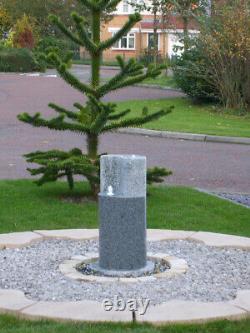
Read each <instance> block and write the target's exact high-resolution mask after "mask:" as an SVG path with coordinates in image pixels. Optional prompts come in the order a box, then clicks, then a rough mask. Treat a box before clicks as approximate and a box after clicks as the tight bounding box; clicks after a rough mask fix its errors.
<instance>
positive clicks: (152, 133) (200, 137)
mask: <svg viewBox="0 0 250 333" xmlns="http://www.w3.org/2000/svg"><path fill="white" fill-rule="evenodd" d="M117 132H119V133H122V134H132V135H145V136H149V137H157V138H166V139H176V140H190V141H201V142H217V143H233V144H244V145H250V138H242V137H232V136H217V135H207V134H195V133H181V132H170V131H157V130H150V129H143V128H126V129H120V130H118V131H117Z"/></svg>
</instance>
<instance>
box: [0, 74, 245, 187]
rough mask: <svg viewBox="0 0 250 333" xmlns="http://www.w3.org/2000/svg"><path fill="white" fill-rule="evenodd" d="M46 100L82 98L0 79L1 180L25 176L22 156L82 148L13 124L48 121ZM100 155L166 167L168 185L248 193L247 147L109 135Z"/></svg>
mask: <svg viewBox="0 0 250 333" xmlns="http://www.w3.org/2000/svg"><path fill="white" fill-rule="evenodd" d="M171 96H178V92H170V91H164V90H157V89H147V88H135V87H132V88H128V89H123V90H121V91H119V92H115V93H112V94H110V95H109V96H108V97H107V99H109V100H110V99H112V100H125V99H149V98H151V99H157V98H168V97H171ZM48 101H53V102H56V103H58V104H60V103H61V104H62V105H65V106H71V105H72V104H73V103H74V102H75V101H79V102H81V101H82V96H81V95H80V94H79V93H77V92H75V91H74V90H73V89H69V88H68V86H67V85H66V84H65V83H64V82H63V81H62V80H60V79H59V78H53V77H50V78H48V77H27V76H20V75H5V74H1V75H0V147H1V150H0V178H7V179H14V178H24V177H29V174H28V173H27V171H26V166H27V165H26V162H25V160H24V159H23V157H22V155H23V154H24V153H27V152H30V151H34V150H38V149H39V150H40V149H41V150H47V149H52V148H61V149H70V148H72V147H75V146H77V147H81V148H83V149H84V148H85V140H84V138H83V137H80V136H79V135H75V134H71V133H58V132H53V131H49V130H47V129H34V128H32V127H30V126H29V125H25V124H23V123H21V122H19V121H18V120H17V119H16V115H17V114H18V113H21V112H31V113H34V112H42V113H43V114H44V115H46V116H50V115H51V114H52V111H51V110H49V108H48V107H46V105H47V103H48ZM100 151H101V152H109V153H138V154H145V155H146V156H147V157H148V163H149V165H150V166H152V165H160V166H165V167H168V168H170V169H172V170H173V171H174V175H173V176H171V177H169V178H168V179H167V181H168V182H169V183H172V184H180V185H191V186H196V187H201V188H204V189H211V190H222V191H226V192H244V193H250V146H244V145H230V144H220V143H204V142H192V141H178V140H168V139H160V138H149V137H142V136H133V135H125V134H108V135H105V136H103V137H101V144H100Z"/></svg>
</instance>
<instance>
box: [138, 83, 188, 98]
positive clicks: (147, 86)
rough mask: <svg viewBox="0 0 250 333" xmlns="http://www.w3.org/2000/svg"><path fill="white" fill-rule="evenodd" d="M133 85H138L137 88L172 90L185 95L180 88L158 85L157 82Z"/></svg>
mask: <svg viewBox="0 0 250 333" xmlns="http://www.w3.org/2000/svg"><path fill="white" fill-rule="evenodd" d="M135 87H139V88H149V89H160V90H173V91H177V92H180V93H182V94H183V96H185V93H184V92H182V90H181V89H178V88H173V87H168V86H159V85H158V84H144V83H142V84H135Z"/></svg>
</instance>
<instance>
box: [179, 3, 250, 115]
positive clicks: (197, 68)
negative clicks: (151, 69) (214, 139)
mask: <svg viewBox="0 0 250 333" xmlns="http://www.w3.org/2000/svg"><path fill="white" fill-rule="evenodd" d="M214 6H215V8H214V10H213V15H212V16H211V17H208V18H207V20H206V21H205V22H204V24H203V25H201V32H200V34H199V36H198V37H197V39H196V40H194V43H193V44H192V45H190V49H189V50H186V51H185V52H184V54H183V55H182V56H181V57H180V58H179V59H178V60H177V65H176V68H175V77H176V80H177V82H178V84H179V86H180V87H181V88H182V89H183V90H184V91H185V92H187V93H188V94H189V95H190V96H192V97H199V98H203V99H204V98H213V99H214V98H215V99H217V100H218V101H219V102H220V103H221V104H222V105H223V106H224V107H225V108H226V109H235V110H240V112H242V111H246V110H247V109H248V110H249V105H250V88H249V87H250V70H249V68H250V66H249V64H250V3H249V1H248V0H232V1H230V5H228V4H227V5H224V6H222V5H221V4H220V5H219V4H218V7H217V6H216V5H214Z"/></svg>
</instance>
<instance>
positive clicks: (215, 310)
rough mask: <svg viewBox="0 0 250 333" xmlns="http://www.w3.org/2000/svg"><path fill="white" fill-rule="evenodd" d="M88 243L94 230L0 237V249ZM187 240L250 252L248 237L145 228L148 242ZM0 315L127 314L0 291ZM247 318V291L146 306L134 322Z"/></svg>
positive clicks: (117, 317)
mask: <svg viewBox="0 0 250 333" xmlns="http://www.w3.org/2000/svg"><path fill="white" fill-rule="evenodd" d="M50 238H57V239H71V240H89V239H97V238H98V229H68V230H67V229H66V230H35V231H33V232H18V233H9V234H0V249H4V248H20V247H25V246H28V245H30V244H32V243H34V242H38V241H41V240H44V239H50ZM163 240H191V241H197V242H202V243H204V244H206V245H208V246H216V247H223V248H225V247H226V248H241V249H247V250H248V249H249V250H250V238H247V237H240V236H233V235H226V234H218V233H211V232H201V231H196V232H195V231H178V230H176V231H175V230H161V229H149V230H148V241H163ZM0 313H12V314H15V315H17V316H19V317H24V318H28V319H44V318H46V319H54V320H60V321H66V320H71V321H90V322H91V321H93V322H104V321H109V322H112V321H113V322H130V321H131V320H132V314H131V312H129V311H123V312H117V311H109V312H107V311H105V310H104V308H103V306H102V303H100V302H95V301H88V300H84V301H80V302H37V301H32V300H29V299H27V298H26V297H25V295H24V293H23V292H22V291H19V290H5V289H2V290H0ZM249 316H250V290H240V291H238V293H237V297H236V298H235V299H234V300H231V301H228V302H207V303H206V302H193V301H180V300H172V301H169V302H166V303H162V304H160V305H156V306H152V307H149V309H148V311H147V312H146V314H144V315H141V316H139V315H138V316H137V321H138V322H150V323H154V324H166V323H181V322H185V323H187V322H189V323H190V322H207V321H211V320H219V319H230V320H235V319H242V318H246V317H249Z"/></svg>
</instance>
